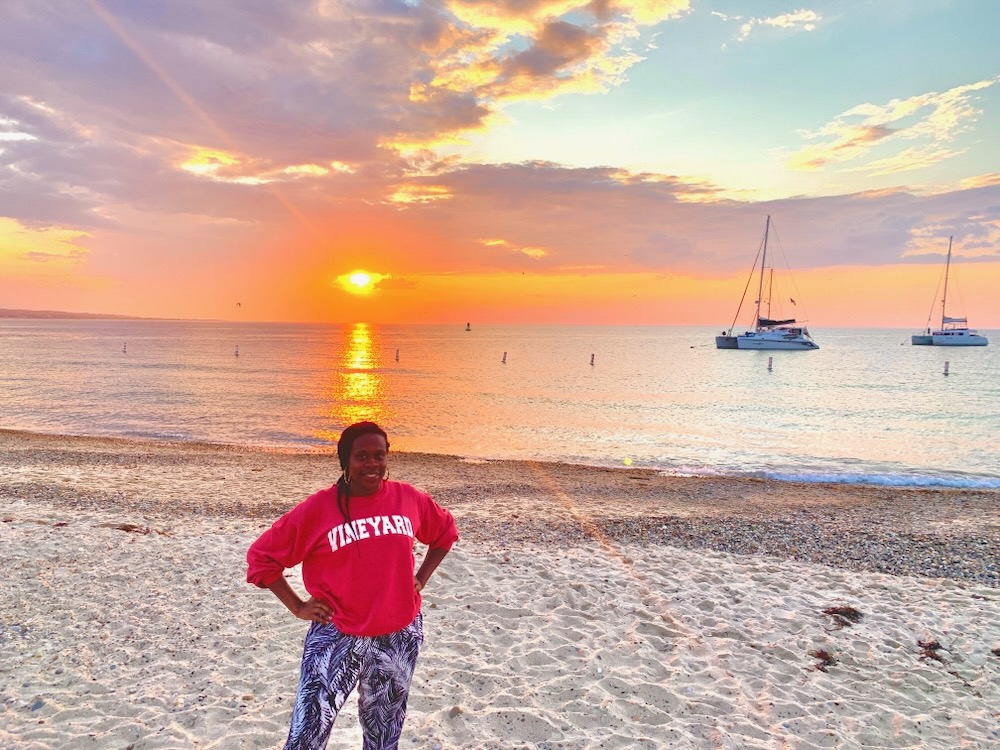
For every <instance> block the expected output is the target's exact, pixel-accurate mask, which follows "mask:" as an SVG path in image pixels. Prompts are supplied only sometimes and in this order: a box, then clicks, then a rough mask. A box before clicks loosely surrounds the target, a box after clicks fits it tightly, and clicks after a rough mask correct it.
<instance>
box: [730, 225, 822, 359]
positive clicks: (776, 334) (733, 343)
mask: <svg viewBox="0 0 1000 750" xmlns="http://www.w3.org/2000/svg"><path fill="white" fill-rule="evenodd" d="M770 230H771V217H770V216H768V217H767V222H766V223H765V224H764V248H763V252H762V253H761V258H760V278H759V279H758V281H757V308H756V313H755V314H754V327H753V328H752V329H751V330H748V331H745V332H744V333H741V334H738V335H735V336H734V335H733V326H735V325H736V321H735V320H734V321H733V326H730V328H729V330H728V331H723V332H722V333H721V334H720V335H718V336H716V337H715V346H716V348H717V349H786V350H790V351H805V350H808V349H819V344H817V343H816V342H815V341H813V340H812V336H810V335H809V330H808V329H807V328H806V327H805V326H804V325H802V324H800V323H797V322H796V321H795V319H794V318H789V319H786V320H777V319H774V318H772V317H771V293H772V291H773V290H774V284H773V280H774V268H773V267H770V268H769V267H768V265H767V239H768V235H769V234H770ZM756 271H757V266H756V262H755V263H754V270H753V271H752V272H751V274H750V279H749V280H748V281H747V286H748V287H749V286H750V281H752V280H753V273H754V272H756ZM765 276H767V277H768V280H767V286H766V288H765V283H764V277H765ZM765 294H766V295H767V299H764V295H765ZM745 296H746V291H745V290H744V297H745ZM793 304H794V302H793ZM742 307H743V300H740V309H742ZM762 308H763V315H762ZM739 316H740V310H739V309H738V310H737V311H736V317H737V318H739Z"/></svg>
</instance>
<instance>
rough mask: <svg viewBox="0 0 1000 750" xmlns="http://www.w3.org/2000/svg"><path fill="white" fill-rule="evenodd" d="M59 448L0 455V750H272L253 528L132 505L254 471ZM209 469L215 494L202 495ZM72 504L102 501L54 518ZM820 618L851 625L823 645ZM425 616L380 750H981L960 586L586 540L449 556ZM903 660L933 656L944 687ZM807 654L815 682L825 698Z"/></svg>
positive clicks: (294, 625) (983, 649)
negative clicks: (928, 647) (853, 620)
mask: <svg viewBox="0 0 1000 750" xmlns="http://www.w3.org/2000/svg"><path fill="white" fill-rule="evenodd" d="M24 440H28V442H27V443H25V442H24ZM19 441H20V442H19ZM67 445H70V446H75V447H74V448H73V450H79V451H80V453H81V455H80V460H79V461H77V462H76V463H73V462H69V461H65V460H57V458H56V456H57V455H63V456H64V457H65V454H57V453H53V454H46V456H47V457H48V460H47V461H43V462H39V465H38V466H34V467H33V466H31V465H30V463H31V462H30V461H26V459H25V456H26V455H27V454H18V453H17V449H18V448H19V447H20V448H26V449H27V450H29V451H37V450H38V446H37V445H36V444H35V443H32V442H31V441H30V440H29V439H28V438H23V439H22V438H19V437H18V436H16V435H14V436H12V435H10V434H8V435H6V436H5V438H4V440H3V441H2V442H0V447H2V448H3V449H4V452H3V455H2V459H3V460H2V461H0V520H2V521H3V523H0V549H2V550H3V555H2V561H3V567H4V569H5V570H6V571H7V577H6V580H5V583H4V586H3V588H2V589H0V750H14V749H15V748H16V749H17V750H22V749H23V750H35V749H41V748H60V749H62V748H65V749H67V750H73V749H76V748H118V749H121V750H125V749H126V748H132V750H151V749H153V748H218V749H220V750H221V749H235V748H280V747H281V745H282V744H283V741H284V738H285V735H286V732H287V725H288V718H289V711H290V707H291V702H292V699H293V697H294V689H295V684H296V680H297V676H298V674H297V673H298V666H299V656H300V650H301V643H302V637H303V635H304V633H305V629H306V627H307V624H306V623H304V622H302V621H299V620H296V619H294V618H293V617H292V616H291V615H289V614H288V613H287V612H286V611H285V609H284V608H283V607H282V606H281V605H280V603H279V602H278V601H277V600H276V599H274V598H273V597H272V596H271V595H270V594H269V593H268V592H266V591H260V590H258V589H255V588H253V587H251V586H248V585H247V584H245V583H244V573H245V567H244V554H245V551H246V547H247V546H248V545H249V543H250V542H251V541H252V540H253V539H254V538H256V536H257V534H258V533H259V532H260V530H261V529H262V528H263V527H264V525H266V523H267V520H266V519H264V518H261V517H252V515H253V514H238V513H232V512H230V513H228V514H226V515H224V516H211V515H206V516H201V515H196V514H194V513H192V512H190V511H189V510H184V511H179V510H177V509H176V508H174V509H172V510H171V509H170V508H169V507H167V508H166V509H164V508H162V507H160V508H159V509H157V508H153V509H152V510H150V509H148V508H146V509H142V510H140V509H139V506H142V505H144V504H143V503H141V502H139V501H138V500H137V499H136V498H140V499H141V497H143V496H145V495H144V494H143V493H148V492H149V490H148V488H149V487H151V486H155V487H157V488H160V490H158V491H163V492H166V491H167V490H169V489H170V488H174V489H175V490H176V491H177V493H178V495H177V498H178V499H177V504H183V503H182V500H183V498H182V497H181V496H183V497H184V498H188V499H189V500H193V501H194V502H193V503H192V504H193V505H194V506H195V507H196V506H198V505H199V504H209V503H211V502H212V501H213V499H218V498H219V497H226V498H228V500H229V501H230V502H231V503H237V501H238V498H234V497H233V495H232V493H237V494H240V495H242V494H243V493H245V492H247V488H248V486H254V484H255V483H257V482H258V481H259V480H258V477H257V476H255V474H254V473H253V472H255V471H256V470H257V469H261V471H256V474H260V473H266V472H267V471H269V470H270V469H269V468H268V467H267V466H263V467H262V465H261V457H260V455H255V454H245V455H240V454H237V455H230V454H229V453H225V452H223V453H225V455H226V456H227V459H226V460H227V461H229V463H225V462H224V464H225V465H224V466H223V468H221V469H220V464H219V462H218V461H217V460H216V459H215V457H216V454H215V453H212V452H211V451H208V452H206V454H205V457H203V459H204V460H202V459H201V458H198V457H194V458H192V457H191V456H187V457H186V458H185V459H184V463H183V464H182V465H181V466H180V467H179V468H178V466H176V465H172V466H171V465H170V461H168V460H166V459H165V458H164V456H166V455H168V454H169V453H170V449H169V448H168V447H163V448H159V447H156V446H149V445H144V446H142V447H141V449H135V450H136V451H137V453H136V456H137V457H135V458H134V462H133V459H132V458H128V451H129V450H130V449H128V448H123V447H122V446H120V445H116V444H103V446H104V447H103V450H105V451H108V450H110V452H111V453H114V454H115V455H123V456H126V458H125V459H123V460H122V461H121V464H120V467H119V468H115V467H113V466H111V467H109V466H108V465H107V463H106V462H104V463H101V462H100V461H97V462H93V461H90V460H88V456H89V455H90V452H91V451H92V450H93V445H102V444H101V443H96V442H92V443H87V444H86V445H85V446H84V447H83V448H80V447H79V446H80V445H81V443H78V442H76V443H74V442H72V441H67V439H55V438H54V439H52V440H51V441H50V442H47V443H46V445H45V448H46V450H49V449H52V450H56V449H62V448H65V447H66V446H67ZM109 446H110V448H109ZM12 451H13V452H12ZM140 453H141V454H142V455H141V456H140V455H139V454H140ZM31 455H35V453H32V454H31ZM143 456H144V457H145V458H143ZM303 460H305V459H303ZM309 460H310V461H313V460H315V459H309ZM415 460H417V461H425V463H426V460H430V459H426V460H425V459H415ZM403 463H405V462H403ZM159 464H162V465H163V468H161V469H157V468H155V467H156V465H159ZM310 465H311V464H310ZM129 467H131V468H129ZM185 467H187V468H186V469H185ZM234 467H235V469H240V468H242V471H241V472H239V476H240V477H242V478H241V479H240V480H239V481H235V480H233V481H229V482H226V481H222V482H221V483H220V482H212V483H210V482H209V480H210V479H211V478H212V477H213V476H215V475H218V474H220V473H221V474H222V475H225V476H229V477H230V478H231V479H232V478H233V477H235V476H236V474H235V473H234V471H235V469H234ZM137 468H138V469H141V470H142V472H143V475H144V476H145V477H146V478H147V479H148V480H149V481H147V482H143V481H141V477H136V476H134V474H135V472H136V470H137ZM463 470H467V471H470V472H473V474H471V475H470V476H472V477H473V478H474V477H475V476H476V474H475V472H485V471H487V470H488V467H481V466H473V467H467V468H465V469H463ZM395 473H396V474H397V475H398V473H399V472H395ZM418 473H419V472H418ZM302 474H305V475H307V476H304V477H303V476H302ZM525 474H530V472H525V471H524V470H523V467H521V469H519V470H518V473H517V476H522V477H523V476H524V475H525ZM171 477H173V479H171ZM313 478H314V477H313V476H312V474H311V473H310V472H308V471H303V472H301V473H300V475H299V480H301V481H309V480H311V479H313ZM403 478H406V477H403ZM64 480H66V481H64ZM297 481H298V480H297ZM440 481H442V482H444V481H445V480H443V479H441V480H440ZM467 481H468V480H467V479H463V482H467ZM525 481H528V482H529V483H530V482H531V480H530V477H529V478H526V479H525ZM614 481H619V480H618V479H615V480H614ZM172 482H173V484H172ZM67 484H68V485H70V486H69V487H68V488H67V487H66V485H67ZM220 484H221V485H222V486H221V487H220ZM102 486H103V487H104V488H105V489H101V487H102ZM227 486H228V487H229V488H228V489H226V487H227ZM313 486H314V487H318V486H320V485H319V484H314V485H313ZM463 486H464V485H463ZM530 486H534V485H531V484H529V487H530ZM44 488H50V489H51V488H57V489H59V492H58V493H56V495H57V496H55V497H49V495H48V494H47V493H46V492H45V491H43V490H44ZM142 488H146V489H142ZM130 491H131V492H132V493H133V495H130V494H129V493H130ZM89 492H94V493H98V494H100V493H102V492H103V493H105V494H104V495H101V497H103V498H104V500H103V501H101V502H94V503H90V505H91V506H93V507H80V506H81V503H76V507H74V503H73V501H72V500H67V499H66V498H67V497H69V498H72V497H73V496H75V495H77V494H82V495H86V494H87V493H89ZM108 492H110V493H115V492H120V493H123V497H122V499H121V500H120V502H115V501H113V500H114V499H113V498H112V500H111V501H108V500H107V497H106V495H107V493H108ZM518 492H519V493H520V494H521V495H524V494H526V490H525V488H524V487H521V488H520V489H519V490H518ZM191 493H193V496H192V494H191ZM436 494H437V496H438V499H439V500H441V501H442V502H443V503H445V504H448V498H447V496H445V494H444V493H436ZM159 499H160V500H161V501H166V502H165V503H164V504H165V505H167V506H169V505H170V502H169V497H166V496H164V497H160V498H159ZM506 502H507V503H508V504H511V503H515V502H516V498H513V497H511V498H507V499H506ZM145 505H148V503H147V504H145ZM474 505H475V504H474ZM457 507H458V509H459V510H461V509H463V508H464V507H465V506H464V505H462V504H459V506H457ZM538 507H539V505H538V504H537V502H536V501H533V502H531V503H522V504H521V505H520V506H517V508H516V509H515V510H513V511H511V514H512V515H517V516H518V517H519V518H521V519H522V520H523V519H525V518H528V517H530V515H531V513H532V510H533V509H537V508H538ZM570 510H571V511H573V512H575V513H576V514H577V515H578V516H579V515H581V514H582V515H584V516H586V515H587V513H589V511H587V512H584V511H582V510H581V509H579V508H576V509H572V508H571V509H570ZM494 511H496V508H495V507H494ZM482 513H484V510H483V508H482V506H480V505H475V507H469V508H468V513H462V512H457V513H456V515H457V516H458V518H459V522H460V525H461V523H462V520H463V518H466V520H467V522H468V523H469V524H471V523H473V519H474V518H475V516H476V515H477V514H482ZM123 524H133V525H134V526H138V527H140V528H139V531H138V532H137V531H135V530H133V531H126V530H121V529H119V528H115V527H116V526H121V525H123ZM145 530H148V532H149V533H139V532H141V531H145ZM293 583H294V585H297V586H300V584H299V583H298V580H297V578H296V577H295V576H293ZM300 590H301V588H300ZM832 606H852V607H855V608H856V609H857V610H859V611H860V612H862V613H863V615H864V616H863V619H862V620H861V622H859V623H858V624H855V625H851V626H848V627H841V628H839V629H837V628H836V627H835V622H834V618H833V617H831V616H830V615H826V614H823V611H822V610H823V609H825V608H828V607H832ZM424 614H425V629H426V634H427V641H426V643H425V646H424V651H423V653H422V654H421V659H420V663H419V664H418V668H417V675H416V678H415V680H414V685H413V689H412V691H411V696H410V710H409V714H408V718H407V723H406V727H405V729H404V734H403V740H402V742H401V744H400V747H401V748H428V749H430V748H438V747H440V748H442V750H443V749H452V748H469V749H473V748H476V749H480V750H487V749H489V750H515V749H520V748H538V749H555V748H560V749H566V750H569V749H574V750H584V749H587V750H591V749H594V750H596V749H597V748H608V749H611V748H636V747H649V748H666V747H670V748H733V749H736V748H796V749H798V748H826V747H831V748H855V747H857V748H862V747H864V748H876V747H880V748H942V749H944V748H949V749H950V748H993V747H1000V656H997V655H996V654H994V653H993V650H994V649H998V648H1000V595H998V590H997V589H995V588H990V587H987V586H983V585H977V584H972V583H968V582H963V581H954V580H945V579H936V578H915V577H902V576H890V575H884V574H877V573H864V572H855V571H848V570H845V569H840V568H835V567H828V566H819V565H810V564H805V563H801V562H791V561H781V560H775V559H765V558H758V557H748V556H736V555H730V554H725V553H721V552H712V551H708V550H683V549H679V548H676V547H671V546H666V545H638V544H617V543H614V542H611V541H610V540H608V539H607V538H606V537H603V536H602V535H601V534H600V533H599V532H593V533H591V534H589V535H588V534H584V535H583V537H582V539H579V540H573V541H571V542H570V541H565V540H564V541H563V542H561V543H558V544H556V543H548V544H546V543H540V542H538V541H537V540H536V541H527V542H522V543H517V544H509V545H506V548H504V545H500V544H498V543H496V540H493V541H491V542H485V541H482V542H480V541H477V540H475V539H471V540H470V539H463V540H462V541H461V542H460V543H459V546H458V547H456V549H455V550H454V551H453V553H452V554H451V555H449V556H448V558H447V559H446V560H445V562H444V563H443V564H442V567H441V568H440V569H439V571H438V573H437V574H436V576H435V577H434V578H433V579H432V581H431V583H430V585H429V586H428V588H427V590H426V591H425V605H424ZM918 641H924V642H930V641H937V642H939V643H940V645H941V646H942V648H941V650H937V651H936V652H935V653H936V654H937V655H939V656H940V657H941V659H942V660H943V661H939V660H937V659H933V658H927V657H926V656H924V657H923V658H922V652H924V653H926V651H925V649H922V648H921V647H920V646H919V645H918ZM819 650H825V651H826V652H828V653H829V654H830V655H832V656H833V658H834V659H835V663H834V664H832V665H830V666H828V667H827V671H825V672H824V671H820V670H819V669H816V667H815V665H817V664H818V663H819V659H818V658H817V657H815V656H811V655H810V651H819ZM356 717H357V713H356V706H355V701H354V700H353V699H352V700H350V701H349V702H348V706H347V708H346V709H345V711H344V712H343V713H342V715H341V717H340V718H339V719H338V722H337V725H336V727H335V729H334V732H333V736H332V738H331V741H330V744H329V747H330V748H331V749H339V748H345V749H346V748H355V749H356V748H360V747H361V741H360V732H359V730H358V727H357V718H356Z"/></svg>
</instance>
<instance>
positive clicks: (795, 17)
mask: <svg viewBox="0 0 1000 750" xmlns="http://www.w3.org/2000/svg"><path fill="white" fill-rule="evenodd" d="M712 15H713V16H715V17H717V18H720V19H722V20H723V21H726V22H727V23H738V24H739V33H738V34H737V36H736V40H737V41H739V42H743V41H746V40H747V39H748V38H749V37H750V35H751V34H752V33H753V32H754V30H755V29H758V30H759V29H761V27H770V28H774V29H783V30H786V31H815V30H816V27H817V25H818V24H819V23H820V22H821V21H822V20H823V17H822V16H821V15H820V14H819V13H817V12H816V11H814V10H807V9H804V8H803V9H800V10H795V11H792V12H790V13H783V14H781V15H777V16H769V17H755V16H749V17H747V16H734V15H729V14H726V13H720V12H719V11H712Z"/></svg>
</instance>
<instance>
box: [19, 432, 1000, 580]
mask: <svg viewBox="0 0 1000 750" xmlns="http://www.w3.org/2000/svg"><path fill="white" fill-rule="evenodd" d="M390 468H391V471H392V473H393V475H394V476H397V477H399V478H402V479H404V480H405V481H409V482H411V483H413V484H415V485H417V486H418V487H421V488H422V489H424V490H426V491H428V492H430V493H431V494H432V495H433V496H434V497H435V498H436V499H438V500H439V502H441V503H442V504H444V505H446V506H447V507H449V508H450V509H451V510H452V512H453V513H454V514H455V516H456V518H457V519H458V521H459V524H460V527H461V530H462V542H461V543H462V544H464V545H469V544H473V545H477V546H481V547H485V548H487V549H494V550H497V551H505V550H511V549H516V548H519V547H523V546H526V545H527V546H530V545H546V546H557V547H558V546H565V545H586V544H593V543H595V541H599V542H603V543H611V544H644V545H667V546H674V547H680V548H683V549H688V550H697V549H711V550H714V551H718V552H726V553H732V554H736V555H754V556H763V557H773V558H779V559H784V560H797V561H803V562H810V563H819V564H823V565H829V566H833V567H838V568H843V569H848V570H858V571H869V572H877V573H887V574H890V575H904V576H921V577H936V578H948V579H952V580H956V581H968V582H970V583H978V584H982V585H986V586H990V587H993V588H998V587H1000V492H998V491H989V490H975V491H972V490H969V491H964V490H954V489H902V488H891V487H883V486H878V487H865V486H860V485H846V486H845V485H822V484H817V485H812V484H796V483H790V482H780V481H767V480H756V479H741V478H731V479H722V478H697V477H669V476H661V475H659V474H657V473H656V472H652V471H648V470H642V469H631V468H630V469H619V470H613V469H597V468H592V467H586V466H575V465H568V464H543V463H532V462H516V461H489V462H481V461H475V462H468V461H463V460H462V459H460V458H457V457H454V456H435V455H428V454H415V453H410V454H407V453H398V454H395V453H394V454H393V455H392V456H391V463H390ZM335 470H336V459H335V457H334V456H331V455H329V454H325V453H287V452H273V451H264V450H257V449H253V448H242V447H230V446H213V445H200V444H178V443H147V442H137V441H125V440H108V439H97V438H71V437H62V436H46V435H37V434H32V433H22V432H10V431H0V497H2V498H6V499H14V500H23V501H25V502H27V503H29V504H31V503H44V504H51V505H54V506H56V507H62V508H65V509H67V510H86V509H115V510H116V511H117V512H118V513H120V514H121V516H122V518H123V520H130V519H132V518H133V517H137V516H145V517H150V518H154V519H159V521H158V522H159V523H161V524H166V525H170V524H176V523H182V521H183V517H184V516H185V515H194V516H207V517H216V518H220V519H225V520H227V521H228V522H230V523H235V524H237V525H239V524H241V523H242V524H244V525H249V526H251V527H253V528H257V527H259V526H261V525H263V524H266V523H270V522H271V521H272V520H274V519H275V518H277V517H278V516H279V515H281V514H282V513H284V512H285V511H286V510H288V509H289V508H290V507H291V506H292V505H294V504H295V503H296V502H298V501H299V500H301V499H302V498H304V497H305V496H307V495H308V494H309V493H311V492H313V491H315V490H316V489H318V488H320V487H323V486H327V485H328V484H330V483H331V482H332V481H333V480H334V478H335V476H336V474H335ZM185 473H187V474H190V475H191V477H190V480H189V481H187V482H184V481H183V475H184V474H185ZM179 477H181V479H179ZM214 482H225V484H226V487H227V496H228V497H232V495H233V494H234V493H233V492H232V490H233V486H232V485H233V484H234V483H236V484H237V487H236V490H237V492H236V493H235V494H236V495H238V496H240V497H243V498H245V500H243V501H239V502H234V501H232V500H229V501H227V502H221V501H220V502H213V492H212V484H213V483H214ZM178 485H180V486H181V487H182V488H184V489H187V490H190V491H189V492H184V493H183V494H178V491H177V488H178ZM116 486H117V487H118V489H115V487H116Z"/></svg>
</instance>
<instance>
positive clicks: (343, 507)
mask: <svg viewBox="0 0 1000 750" xmlns="http://www.w3.org/2000/svg"><path fill="white" fill-rule="evenodd" d="M362 435H381V436H382V437H383V438H385V449H386V450H389V436H388V435H386V433H385V430H383V429H382V428H381V427H379V426H378V425H377V424H375V423H374V422H357V423H355V424H352V425H351V426H350V427H348V428H347V429H345V430H344V431H343V432H342V433H340V440H338V441H337V458H339V459H340V468H341V472H342V473H341V475H340V479H338V480H337V508H338V509H339V510H340V513H341V515H343V516H344V520H345V521H347V523H350V522H351V508H350V502H351V494H350V489H349V482H348V481H347V465H348V464H349V463H350V462H351V450H352V449H353V448H354V441H355V440H357V439H358V438H359V437H361V436H362Z"/></svg>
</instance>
